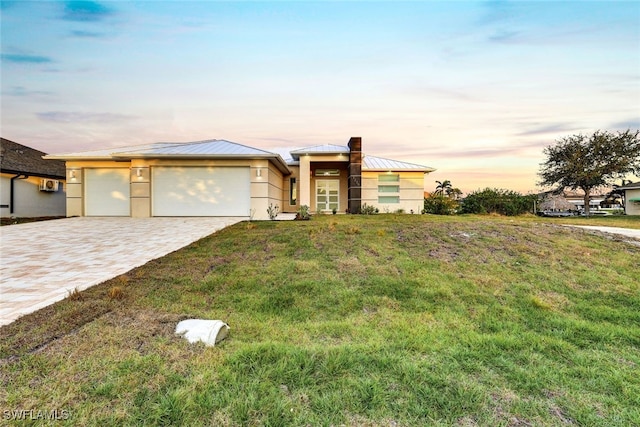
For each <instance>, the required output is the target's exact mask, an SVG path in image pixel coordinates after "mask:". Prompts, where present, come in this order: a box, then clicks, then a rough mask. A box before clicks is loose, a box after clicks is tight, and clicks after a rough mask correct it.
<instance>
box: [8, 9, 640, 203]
mask: <svg viewBox="0 0 640 427" xmlns="http://www.w3.org/2000/svg"><path fill="white" fill-rule="evenodd" d="M1 5H2V8H1V14H2V15H1V26H2V27H1V28H2V30H1V31H2V34H1V36H2V46H1V47H2V49H1V50H2V52H1V53H2V58H1V60H2V62H1V72H2V74H1V82H2V87H1V91H2V92H1V95H2V106H1V108H2V111H1V112H2V118H1V120H2V122H1V125H2V137H4V138H7V139H11V140H13V141H16V142H18V143H21V144H24V145H28V146H31V147H33V148H37V149H39V150H42V151H45V152H47V153H62V152H69V151H85V150H90V149H96V148H105V147H110V146H113V147H117V146H122V145H131V144H144V143H149V142H159V141H171V142H174V141H175V142H180V141H196V140H204V139H227V140H230V141H234V142H238V143H242V144H247V145H250V146H254V147H258V148H262V149H282V148H291V149H293V148H298V147H301V146H307V145H316V144H346V143H347V141H348V140H349V137H351V136H361V137H362V138H363V149H364V151H365V153H369V154H372V155H376V156H380V157H389V158H393V159H397V160H402V161H408V162H412V163H419V164H423V165H427V166H432V167H435V168H437V169H438V171H437V172H435V173H433V174H431V175H429V176H428V177H427V179H426V183H427V189H428V190H429V189H433V187H435V183H434V181H435V180H444V179H449V180H451V181H452V182H453V185H454V186H455V187H459V188H460V189H462V190H463V191H464V192H469V191H473V190H476V189H479V188H484V187H487V186H489V187H498V188H506V189H511V190H517V191H520V192H523V193H527V192H530V191H535V190H536V189H537V186H536V181H537V176H536V173H537V171H538V167H539V164H540V163H541V162H542V161H543V154H542V150H543V148H544V147H545V146H547V145H550V144H552V143H553V142H554V141H556V140H557V139H559V138H561V137H563V136H567V135H571V134H574V133H591V132H593V131H595V130H597V129H602V130H612V131H613V130H626V129H627V128H631V129H638V128H640V2H638V1H621V2H616V1H606V2H592V1H566V2H554V1H535V2H521V1H490V2H471V1H447V2H435V1H420V2H400V3H398V2H361V1H352V2H260V1H258V2H242V1H234V2H216V1H193V2H174V1H146V2H124V1H110V2H74V1H72V2H58V1H38V2H27V1H16V2H13V1H4V0H3V1H2V3H1Z"/></svg>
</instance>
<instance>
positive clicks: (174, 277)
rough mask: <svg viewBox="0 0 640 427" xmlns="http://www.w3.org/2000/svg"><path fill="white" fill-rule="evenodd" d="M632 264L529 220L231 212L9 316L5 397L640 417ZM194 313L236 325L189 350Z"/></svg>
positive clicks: (417, 419)
mask: <svg viewBox="0 0 640 427" xmlns="http://www.w3.org/2000/svg"><path fill="white" fill-rule="evenodd" d="M639 259H640V247H637V246H634V245H632V244H629V243H626V242H624V241H622V240H621V239H620V238H618V237H611V236H605V235H602V234H599V233H592V232H586V231H583V230H577V229H571V228H567V227H563V226H557V225H554V223H552V222H548V221H537V220H534V219H531V218H529V219H517V218H516V219H512V218H511V219H507V218H501V217H452V218H440V217H429V216H418V215H400V216H396V215H377V216H370V217H365V216H323V217H316V218H313V220H312V221H307V222H257V223H250V224H249V223H240V224H237V225H235V226H232V227H230V228H228V229H225V230H222V231H221V232H219V233H217V234H215V235H212V236H210V237H208V238H205V239H202V240H200V241H198V242H196V243H194V244H192V245H190V246H189V247H187V248H185V249H182V250H180V251H177V252H174V253H172V254H170V255H168V256H166V257H163V258H161V259H158V260H155V261H152V262H150V263H148V264H147V265H145V266H142V267H139V268H137V269H135V270H132V271H131V272H129V273H127V274H125V275H123V276H119V277H117V278H114V279H113V280H110V281H108V282H105V283H104V284H102V285H99V286H96V287H93V288H91V289H88V290H87V291H84V292H81V293H79V294H74V295H71V296H70V297H69V298H67V299H66V300H64V301H61V302H60V303H58V304H55V305H53V306H51V307H47V308H45V309H43V310H40V311H39V312H37V313H34V314H32V315H28V316H25V317H23V318H21V319H19V320H18V321H17V322H14V323H13V324H11V325H8V326H5V327H2V328H1V329H0V338H1V345H0V358H1V362H0V380H1V383H0V389H2V390H3V391H2V392H0V407H2V409H3V410H14V409H36V410H43V411H46V410H53V409H60V410H65V411H68V413H69V419H68V420H66V421H63V424H64V423H65V422H66V423H67V424H70V425H100V426H103V425H159V424H160V425H162V424H164V425H193V426H201V425H268V426H280V425H341V424H345V425H359V426H360V425H365V426H389V425H407V426H413V425H461V426H473V425H495V426H499V425H504V426H519V425H521V426H528V425H550V426H554V425H558V426H560V425H570V424H574V425H595V426H598V425H601V426H611V425H640V376H639V375H638V372H639V371H640V368H639V366H640V350H639V349H640V292H639V291H640V289H639V288H640V280H639V274H640V273H639V267H638V264H639V261H638V260H639ZM116 288H117V289H116ZM118 290H119V291H118ZM191 317H200V318H208V319H223V320H225V321H227V322H228V323H229V324H230V325H231V328H232V329H231V335H230V337H229V338H228V339H227V340H225V341H223V342H222V343H221V344H220V345H219V346H217V347H215V348H206V347H204V346H202V345H195V346H194V345H189V344H188V343H187V342H186V341H185V340H183V339H181V338H179V337H176V336H175V335H174V334H173V330H174V328H175V324H176V323H177V322H178V321H179V320H181V319H185V318H191ZM56 425H60V424H59V422H58V423H57V424H56Z"/></svg>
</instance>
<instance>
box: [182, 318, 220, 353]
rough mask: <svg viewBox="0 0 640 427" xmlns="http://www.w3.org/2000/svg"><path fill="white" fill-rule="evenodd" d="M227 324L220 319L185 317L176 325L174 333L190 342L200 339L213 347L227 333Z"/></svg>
mask: <svg viewBox="0 0 640 427" xmlns="http://www.w3.org/2000/svg"><path fill="white" fill-rule="evenodd" d="M229 329H231V328H229V325H227V324H226V323H224V322H223V321H222V320H203V319H187V320H183V321H181V322H180V323H178V325H177V326H176V334H179V335H182V336H183V337H184V338H186V339H187V340H188V341H189V342H190V343H191V344H193V343H195V342H198V341H202V342H203V343H205V345H207V346H209V347H213V346H214V345H216V344H217V343H219V342H220V341H222V340H223V339H225V338H226V337H227V335H228V334H229Z"/></svg>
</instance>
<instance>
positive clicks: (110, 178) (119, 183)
mask: <svg viewBox="0 0 640 427" xmlns="http://www.w3.org/2000/svg"><path fill="white" fill-rule="evenodd" d="M129 173H130V172H129V168H126V169H124V168H122V169H121V168H118V169H85V174H84V180H85V181H84V185H85V215H86V216H129V215H130V209H129V200H130V198H129V196H130V192H129V188H130V186H129Z"/></svg>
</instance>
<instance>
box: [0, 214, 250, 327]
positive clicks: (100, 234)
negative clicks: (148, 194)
mask: <svg viewBox="0 0 640 427" xmlns="http://www.w3.org/2000/svg"><path fill="white" fill-rule="evenodd" d="M243 219H245V218H231V217H224V218H223V217H220V218H86V217H85V218H66V219H59V220H53V221H43V222H33V223H28V224H17V225H10V226H4V227H0V243H1V245H2V246H1V248H2V252H1V258H0V262H1V265H0V325H5V324H7V323H11V322H12V321H14V320H15V319H17V318H18V317H20V316H22V315H24V314H27V313H31V312H33V311H36V310H38V309H40V308H42V307H45V306H47V305H49V304H52V303H54V302H56V301H59V300H61V299H63V298H65V297H66V296H67V295H68V294H69V292H71V291H73V290H74V289H76V288H77V289H79V290H83V289H86V288H88V287H90V286H93V285H97V284H98V283H102V282H104V281H105V280H108V279H111V278H112V277H115V276H117V275H119V274H122V273H126V272H127V271H129V270H131V269H132V268H134V267H137V266H140V265H142V264H145V263H146V262H148V261H150V260H152V259H155V258H159V257H161V256H164V255H166V254H168V253H169V252H173V251H175V250H177V249H180V248H182V247H184V246H187V245H188V244H189V243H191V242H194V241H196V240H198V239H200V238H202V237H205V236H208V235H209V234H212V233H214V232H215V231H217V230H220V229H222V228H224V227H227V226H229V225H231V224H235V223H237V222H239V221H242V220H243Z"/></svg>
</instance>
